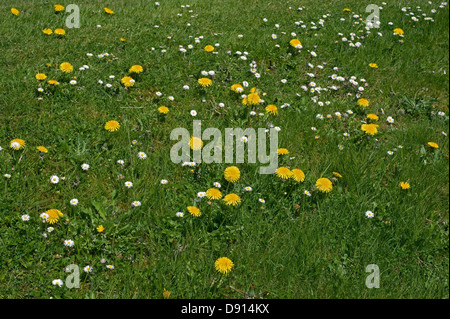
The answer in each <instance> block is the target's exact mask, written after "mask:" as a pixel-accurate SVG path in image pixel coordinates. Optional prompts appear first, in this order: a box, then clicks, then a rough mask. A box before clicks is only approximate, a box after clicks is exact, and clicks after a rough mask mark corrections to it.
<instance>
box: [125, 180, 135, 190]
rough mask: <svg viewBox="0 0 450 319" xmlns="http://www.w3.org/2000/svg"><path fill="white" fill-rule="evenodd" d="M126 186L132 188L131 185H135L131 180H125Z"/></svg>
mask: <svg viewBox="0 0 450 319" xmlns="http://www.w3.org/2000/svg"><path fill="white" fill-rule="evenodd" d="M125 187H127V188H131V187H133V183H132V182H130V181H128V182H125Z"/></svg>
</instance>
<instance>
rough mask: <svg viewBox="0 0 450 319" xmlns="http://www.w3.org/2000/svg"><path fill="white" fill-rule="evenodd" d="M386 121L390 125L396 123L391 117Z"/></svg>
mask: <svg viewBox="0 0 450 319" xmlns="http://www.w3.org/2000/svg"><path fill="white" fill-rule="evenodd" d="M386 121H387V122H388V123H390V124H392V123H394V119H393V118H392V117H391V116H389V117H388V118H387V119H386Z"/></svg>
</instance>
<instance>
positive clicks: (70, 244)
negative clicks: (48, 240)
mask: <svg viewBox="0 0 450 319" xmlns="http://www.w3.org/2000/svg"><path fill="white" fill-rule="evenodd" d="M73 245H75V242H74V241H73V240H72V239H66V240H65V241H64V246H66V247H73Z"/></svg>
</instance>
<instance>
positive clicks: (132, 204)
mask: <svg viewBox="0 0 450 319" xmlns="http://www.w3.org/2000/svg"><path fill="white" fill-rule="evenodd" d="M131 206H132V207H139V206H141V202H140V201H138V200H135V201H134V202H132V203H131Z"/></svg>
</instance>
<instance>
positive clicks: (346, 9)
mask: <svg viewBox="0 0 450 319" xmlns="http://www.w3.org/2000/svg"><path fill="white" fill-rule="evenodd" d="M350 11H352V10H350V9H349V8H344V12H350Z"/></svg>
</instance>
